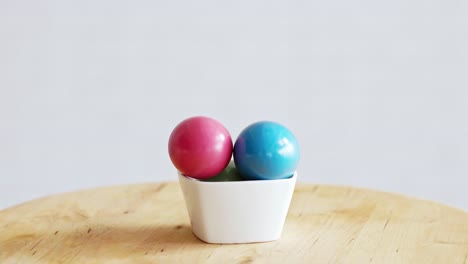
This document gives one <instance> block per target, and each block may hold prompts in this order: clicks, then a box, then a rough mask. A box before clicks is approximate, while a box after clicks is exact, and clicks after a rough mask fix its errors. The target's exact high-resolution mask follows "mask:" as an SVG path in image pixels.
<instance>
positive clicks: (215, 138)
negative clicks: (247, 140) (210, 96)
mask: <svg viewBox="0 0 468 264" xmlns="http://www.w3.org/2000/svg"><path fill="white" fill-rule="evenodd" d="M168 148H169V156H170V158H171V161H172V163H173V164H174V166H175V167H176V168H177V170H179V171H180V173H182V174H183V175H185V176H189V177H192V178H197V179H206V178H211V177H214V176H216V175H218V174H219V173H220V172H221V171H222V170H224V169H225V168H226V166H227V165H228V163H229V161H230V160H231V157H232V149H233V143H232V138H231V135H230V134H229V132H228V130H227V129H226V128H225V127H224V126H223V125H222V124H221V123H220V122H219V121H217V120H215V119H213V118H210V117H204V116H195V117H191V118H188V119H185V120H183V121H182V122H180V123H179V124H178V125H177V126H176V127H175V128H174V130H173V131H172V133H171V135H170V137H169V146H168Z"/></svg>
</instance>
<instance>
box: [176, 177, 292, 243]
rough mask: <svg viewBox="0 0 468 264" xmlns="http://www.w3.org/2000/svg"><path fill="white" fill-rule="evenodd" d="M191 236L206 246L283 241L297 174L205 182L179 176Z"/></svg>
mask: <svg viewBox="0 0 468 264" xmlns="http://www.w3.org/2000/svg"><path fill="white" fill-rule="evenodd" d="M178 176H179V183H180V186H181V188H182V192H183V194H184V199H185V204H186V206H187V210H188V214H189V217H190V221H191V225H192V232H193V233H194V234H195V235H196V236H197V237H198V238H199V239H201V240H203V241H205V242H207V243H218V244H234V243H253V242H265V241H273V240H277V239H279V238H280V237H281V233H282V230H283V226H284V222H285V220H286V215H287V213H288V210H289V204H290V203H291V198H292V196H293V192H294V187H295V184H296V178H297V173H294V175H293V176H292V177H291V178H288V179H280V180H257V181H227V182H205V181H200V180H197V179H194V178H190V177H186V176H184V175H182V174H180V172H179V173H178Z"/></svg>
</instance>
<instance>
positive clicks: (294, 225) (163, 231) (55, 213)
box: [0, 183, 468, 264]
mask: <svg viewBox="0 0 468 264" xmlns="http://www.w3.org/2000/svg"><path fill="white" fill-rule="evenodd" d="M189 223H190V222H189V218H188V214H187V212H186V208H185V204H184V201H183V197H182V193H181V191H180V187H179V185H178V183H162V184H144V185H129V186H117V187H108V188H99V189H93V190H85V191H80V192H74V193H66V194H61V195H55V196H50V197H46V198H42V199H39V200H35V201H31V202H28V203H25V204H21V205H18V206H15V207H12V208H9V209H6V210H3V211H0V263H282V264H284V263H424V264H428V263H444V264H445V263H460V264H463V263H465V264H466V263H468V213H467V212H463V211H461V210H457V209H453V208H450V207H447V206H443V205H439V204H436V203H433V202H429V201H421V200H416V199H412V198H407V197H403V196H399V195H393V194H388V193H382V192H375V191H370V190H364V189H354V188H345V187H333V186H317V185H305V184H298V185H297V187H296V191H295V193H294V197H293V201H292V204H291V208H290V210H289V215H288V218H287V220H286V224H285V227H284V231H283V236H282V238H281V239H280V240H278V241H274V242H266V243H255V244H237V245H213V244H206V243H204V242H201V241H200V240H198V239H197V238H196V237H195V236H194V235H193V234H192V232H191V230H190V225H189Z"/></svg>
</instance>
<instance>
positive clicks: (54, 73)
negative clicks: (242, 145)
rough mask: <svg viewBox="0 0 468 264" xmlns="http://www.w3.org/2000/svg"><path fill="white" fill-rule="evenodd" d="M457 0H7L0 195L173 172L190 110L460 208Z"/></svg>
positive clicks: (323, 170) (353, 178) (462, 121)
mask: <svg viewBox="0 0 468 264" xmlns="http://www.w3.org/2000/svg"><path fill="white" fill-rule="evenodd" d="M467 14H468V1H455V0H425V1H422V0H421V1H406V0H397V1H385V2H384V1H370V0H369V1H361V0H357V1H347V0H336V1H333V0H332V1H296V0H289V1H258V0H253V1H186V0H182V1H169V0H159V1H149V0H147V1H144V0H136V1H110V0H108V1H102V0H98V1H91V0H83V1H66V0H65V1H58V0H57V1H53V0H44V1H35V0H26V1H18V0H0V208H4V207H7V206H10V205H13V204H17V203H20V202H23V201H26V200H29V199H33V198H36V197H40V196H43V195H50V194H54V193H59V192H65V191H71V190H79V189H83V188H89V187H97V186H106V185H115V184H127V183H141V182H158V181H167V180H171V181H175V180H177V178H176V174H175V170H174V168H173V167H172V165H171V163H170V160H169V157H168V154H167V140H168V137H169V134H170V132H171V130H172V128H173V127H174V126H175V125H176V124H177V123H178V122H180V121H181V120H182V119H184V118H186V117H189V116H192V115H200V114H201V115H208V116H212V117H214V118H217V119H218V120H219V121H221V122H223V123H224V124H225V125H226V127H227V128H228V129H229V130H230V131H231V133H232V136H233V137H234V138H236V137H237V135H238V133H239V132H240V131H241V130H242V129H243V128H244V127H245V126H247V125H248V124H250V123H252V122H254V121H258V120H264V119H270V120H275V121H278V122H282V123H283V124H285V125H286V126H288V127H289V128H290V129H291V130H292V131H293V132H294V133H295V134H296V136H297V137H298V139H299V142H300V144H301V154H302V159H301V164H300V168H299V171H300V177H301V178H300V180H301V181H303V182H313V183H324V184H340V185H352V186H359V187H369V188H374V189H378V190H384V191H391V192H397V193H402V194H406V195H411V196H416V197H421V198H425V199H431V200H435V201H439V202H442V203H446V204H450V205H453V206H456V207H461V208H464V209H468V190H467V189H468V118H467V114H468V91H467V88H468V15H467Z"/></svg>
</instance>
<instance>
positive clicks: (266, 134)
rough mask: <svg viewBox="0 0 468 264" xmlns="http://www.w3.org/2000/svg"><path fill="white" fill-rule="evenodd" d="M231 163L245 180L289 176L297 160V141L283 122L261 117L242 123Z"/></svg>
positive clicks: (297, 162)
mask: <svg viewBox="0 0 468 264" xmlns="http://www.w3.org/2000/svg"><path fill="white" fill-rule="evenodd" d="M233 155H234V163H235V165H236V167H237V169H238V170H239V172H240V174H241V175H242V177H244V178H246V179H248V180H274V179H284V178H289V177H291V176H292V175H293V174H294V172H295V171H296V168H297V166H298V164H299V145H298V143H297V140H296V137H295V136H294V135H293V133H292V132H291V131H290V130H289V129H287V128H286V127H285V126H283V125H281V124H279V123H276V122H272V121H261V122H256V123H253V124H251V125H249V126H248V127H246V128H245V129H244V130H242V132H241V133H240V135H239V137H238V138H237V140H236V142H235V144H234V153H233Z"/></svg>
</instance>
